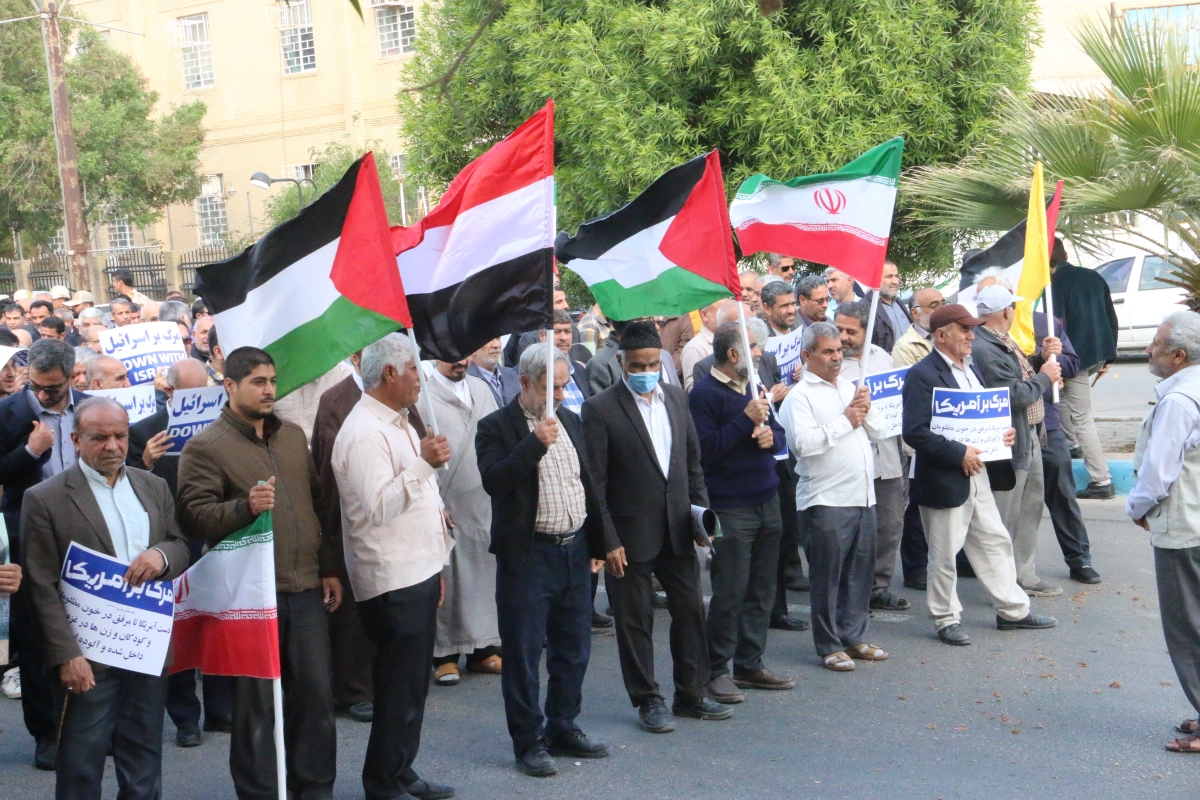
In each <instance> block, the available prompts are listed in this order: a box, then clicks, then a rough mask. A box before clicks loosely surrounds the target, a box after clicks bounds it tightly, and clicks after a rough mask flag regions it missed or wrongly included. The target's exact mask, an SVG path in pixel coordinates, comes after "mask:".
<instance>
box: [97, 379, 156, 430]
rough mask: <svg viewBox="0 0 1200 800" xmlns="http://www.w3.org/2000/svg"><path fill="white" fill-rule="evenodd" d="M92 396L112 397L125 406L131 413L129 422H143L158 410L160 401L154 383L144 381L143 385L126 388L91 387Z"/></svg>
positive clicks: (128, 412) (127, 411)
mask: <svg viewBox="0 0 1200 800" xmlns="http://www.w3.org/2000/svg"><path fill="white" fill-rule="evenodd" d="M88 394H89V395H91V396H92V397H111V398H112V399H113V400H116V401H117V402H118V403H120V404H121V405H123V406H125V412H126V413H127V414H129V424H130V425H132V424H133V423H135V422H141V421H142V420H144V419H145V418H146V417H152V416H154V412H155V411H157V410H158V401H157V400H156V399H155V398H154V384H153V383H143V384H142V385H141V386H129V387H127V388H124V389H89V390H88Z"/></svg>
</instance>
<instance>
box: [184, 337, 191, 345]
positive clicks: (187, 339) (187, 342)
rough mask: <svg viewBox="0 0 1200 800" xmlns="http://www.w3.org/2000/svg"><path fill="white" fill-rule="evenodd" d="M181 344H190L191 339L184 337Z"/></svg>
mask: <svg viewBox="0 0 1200 800" xmlns="http://www.w3.org/2000/svg"><path fill="white" fill-rule="evenodd" d="M183 343H184V344H185V345H188V344H191V343H192V337H190V336H184V337H183Z"/></svg>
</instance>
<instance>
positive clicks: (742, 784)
mask: <svg viewBox="0 0 1200 800" xmlns="http://www.w3.org/2000/svg"><path fill="white" fill-rule="evenodd" d="M1114 383H1116V381H1114ZM1120 508H1121V506H1120V505H1119V504H1118V502H1115V501H1109V502H1100V501H1091V502H1087V503H1085V512H1084V513H1085V515H1086V517H1087V519H1088V521H1089V529H1090V530H1091V533H1092V537H1093V541H1094V551H1095V565H1096V567H1097V569H1098V570H1099V571H1100V572H1101V573H1102V574H1103V576H1104V577H1105V578H1106V581H1105V582H1104V583H1103V584H1101V585H1099V586H1096V587H1088V588H1084V587H1081V586H1080V585H1078V584H1074V583H1070V582H1069V581H1067V579H1066V569H1065V568H1064V567H1063V565H1062V562H1061V560H1060V557H1059V555H1058V552H1057V548H1056V546H1055V544H1054V541H1053V536H1052V534H1051V533H1050V529H1049V524H1048V523H1044V524H1043V540H1042V550H1041V564H1042V565H1043V568H1042V570H1041V574H1042V577H1044V578H1047V579H1050V580H1053V581H1057V582H1062V583H1064V585H1065V586H1066V588H1067V591H1066V593H1065V594H1064V595H1063V596H1062V597H1059V598H1051V599H1046V600H1039V601H1035V607H1036V608H1037V609H1038V610H1040V611H1045V612H1049V613H1052V614H1055V615H1056V616H1058V618H1059V620H1060V622H1061V624H1060V627H1058V628H1057V629H1055V630H1051V631H1038V632H1020V633H1000V632H998V631H997V630H995V627H994V625H993V622H992V621H993V616H992V612H991V610H990V608H989V606H988V604H987V602H986V598H985V597H984V594H983V592H982V590H981V588H980V586H979V584H978V582H977V581H974V580H966V581H963V584H962V588H961V596H962V599H963V603H964V606H965V607H966V611H965V615H964V624H965V626H966V627H967V628H968V629H969V631H970V633H971V634H972V636H973V637H974V644H973V645H972V646H971V647H966V648H950V647H946V646H944V645H941V644H939V643H938V642H937V641H936V640H935V639H934V637H933V627H932V624H931V623H930V621H929V620H928V618H927V616H926V614H925V612H924V609H923V605H918V606H917V607H916V608H915V609H914V611H913V612H912V613H909V614H894V615H888V618H887V619H886V620H884V619H880V620H877V621H876V622H875V623H874V625H873V628H872V634H871V638H872V640H873V641H875V642H877V643H878V644H880V645H882V646H884V647H886V648H887V649H888V650H890V651H891V653H892V658H891V659H890V660H889V661H886V662H883V663H879V664H868V665H865V666H863V667H860V669H859V670H858V671H857V672H854V673H850V674H835V673H832V672H829V671H826V670H824V669H822V668H821V667H820V666H819V662H818V661H817V658H816V655H815V652H814V650H813V646H812V639H811V638H810V636H809V634H807V633H779V632H772V634H771V640H770V644H769V650H768V659H769V663H770V665H771V666H773V667H774V668H776V669H778V670H782V671H787V672H793V673H796V674H797V675H798V676H799V684H798V685H797V687H796V689H795V690H793V691H790V692H780V693H764V692H759V693H752V694H751V695H750V697H749V699H748V700H747V702H746V703H744V704H743V705H740V706H738V707H737V711H736V714H735V716H734V717H733V719H731V720H729V721H727V722H698V721H692V720H681V721H680V722H679V726H678V728H679V729H678V731H677V732H675V733H672V734H668V735H662V736H654V735H651V734H647V733H644V732H642V731H641V730H640V729H639V728H637V727H636V724H635V717H634V714H633V711H632V709H631V708H630V706H629V703H628V701H627V699H626V697H625V696H624V693H623V691H622V688H621V683H620V674H619V670H618V666H617V657H616V646H615V645H616V643H615V640H614V638H613V637H612V636H598V637H596V638H595V639H594V645H595V646H594V650H593V655H592V663H591V669H590V670H589V672H588V679H587V685H586V687H585V705H584V714H583V716H582V717H581V719H580V722H581V724H582V725H583V727H584V728H585V729H586V730H587V731H588V732H589V733H590V734H591V735H593V736H595V737H597V738H599V739H601V740H603V741H606V742H609V743H611V744H612V745H613V750H614V755H613V757H611V758H608V759H605V760H603V761H597V762H583V763H581V764H576V763H574V762H571V761H569V760H560V761H559V762H558V763H559V769H560V772H559V774H558V776H557V777H554V778H550V779H544V780H535V779H532V778H527V777H525V776H523V775H520V774H519V773H517V772H516V771H515V770H514V769H513V767H512V763H511V758H512V754H511V751H510V747H509V744H508V741H507V738H506V735H505V725H504V712H503V707H502V704H501V699H500V693H499V685H498V684H499V682H498V680H497V679H495V678H490V677H481V676H475V675H472V676H468V677H467V678H465V679H464V681H463V683H462V684H461V685H459V686H458V687H456V688H452V689H444V688H438V687H433V688H432V689H431V690H430V699H429V707H428V711H427V714H426V726H425V737H424V742H423V747H422V750H421V754H420V757H419V759H418V763H417V767H418V768H419V770H420V771H421V772H422V773H423V774H425V775H428V776H429V777H430V778H433V779H436V780H440V781H446V782H449V783H452V784H454V785H455V786H457V787H458V790H459V797H461V798H469V799H470V800H490V799H491V798H510V797H518V796H519V797H523V798H529V800H536V799H537V798H554V799H555V800H563V799H564V798H600V799H602V800H622V799H623V798H638V800H644V799H645V798H651V799H652V798H689V799H690V798H695V799H696V800H703V799H707V798H713V800H728V799H729V798H772V800H776V799H777V798H783V797H798V798H810V797H811V798H822V797H838V798H841V797H848V798H865V797H885V798H929V800H933V799H934V798H947V799H948V798H982V797H987V798H1018V797H1031V798H1045V797H1054V798H1086V800H1103V799H1104V798H1120V800H1128V798H1131V797H1156V798H1175V797H1179V798H1182V797H1185V796H1189V797H1193V796H1195V787H1196V784H1197V779H1198V778H1200V759H1194V758H1189V757H1187V756H1180V755H1174V754H1170V753H1166V752H1164V751H1163V749H1162V746H1163V744H1164V743H1165V742H1166V741H1167V740H1168V739H1169V738H1170V735H1171V725H1172V724H1173V723H1174V722H1176V721H1178V720H1181V719H1183V718H1184V717H1185V716H1187V715H1188V714H1190V713H1191V709H1190V707H1189V705H1188V703H1187V702H1186V700H1185V699H1184V697H1183V693H1182V692H1181V691H1180V689H1179V687H1178V685H1177V681H1176V679H1175V674H1174V672H1173V671H1172V669H1171V665H1170V662H1169V660H1168V658H1167V654H1166V650H1165V646H1164V644H1163V639H1162V632H1161V628H1160V627H1159V622H1158V605H1157V596H1156V594H1155V591H1154V576H1153V570H1152V560H1151V551H1150V547H1149V544H1148V543H1147V541H1146V537H1145V536H1144V535H1143V534H1141V532H1140V531H1137V530H1136V529H1134V528H1133V527H1132V525H1131V524H1129V523H1128V522H1127V521H1126V520H1125V519H1124V518H1123V517H1122V516H1121V513H1120ZM901 593H902V594H905V595H906V596H908V597H909V598H910V599H912V600H914V601H918V602H919V601H921V600H922V596H921V595H920V594H919V593H914V592H909V591H907V590H903V591H901ZM793 600H794V602H795V603H796V604H797V605H801V604H803V603H806V602H807V595H805V594H796V595H794V596H793ZM657 621H658V623H659V625H658V629H657V631H656V635H657V639H658V642H659V651H658V652H659V653H660V663H659V667H658V672H659V676H660V678H664V679H667V678H668V676H669V656H668V654H667V649H666V644H665V633H666V627H667V624H668V621H669V620H668V617H667V615H666V612H664V611H660V612H658V617H657ZM669 685H670V683H669V679H667V686H669ZM166 727H167V737H168V739H167V744H166V745H165V748H164V752H165V758H164V778H163V782H164V796H165V797H167V798H170V799H171V800H193V799H194V800H201V799H204V800H207V799H208V798H232V797H233V796H234V795H233V790H232V784H231V782H230V779H229V773H228V769H227V767H226V759H227V755H228V742H229V738H228V736H225V735H221V734H214V735H211V736H210V737H209V738H208V739H207V740H206V741H205V743H204V745H203V746H202V747H199V748H196V749H192V750H179V749H177V748H176V747H175V746H174V744H173V736H174V731H173V729H172V726H171V725H170V723H169V722H168V723H167V726H166ZM367 731H368V726H366V725H363V724H359V723H355V722H352V721H350V720H345V719H343V720H339V723H338V734H339V736H338V747H339V750H338V766H339V778H338V783H337V787H336V792H335V795H336V797H338V798H360V797H362V790H361V783H360V780H359V770H360V769H361V764H362V757H363V752H364V749H365V745H366V735H367ZM31 756H32V742H31V740H30V739H29V738H28V736H27V735H26V733H25V731H24V729H23V727H22V725H21V719H20V704H19V703H16V702H12V701H6V700H3V699H2V698H0V797H2V798H4V799H5V800H25V799H26V798H30V799H32V798H38V799H39V800H40V799H41V798H47V797H51V796H52V792H53V776H52V775H50V774H47V773H42V772H38V771H36V770H34V769H33V767H32V766H31ZM107 774H108V779H107V780H106V785H105V792H104V796H105V797H106V798H113V797H115V796H116V787H115V781H114V780H113V779H112V767H111V762H110V765H109V769H108V773H107Z"/></svg>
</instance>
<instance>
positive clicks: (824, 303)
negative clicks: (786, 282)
mask: <svg viewBox="0 0 1200 800" xmlns="http://www.w3.org/2000/svg"><path fill="white" fill-rule="evenodd" d="M801 296H803V295H801ZM805 299H806V300H808V302H810V303H816V304H817V305H819V306H827V305H829V296H828V295H826V296H825V297H822V298H820V299H819V300H814V299H813V298H811V297H806V298H805Z"/></svg>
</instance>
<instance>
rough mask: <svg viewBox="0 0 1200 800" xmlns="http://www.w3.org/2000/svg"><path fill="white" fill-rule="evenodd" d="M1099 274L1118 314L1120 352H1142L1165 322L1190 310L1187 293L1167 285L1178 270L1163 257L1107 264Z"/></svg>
mask: <svg viewBox="0 0 1200 800" xmlns="http://www.w3.org/2000/svg"><path fill="white" fill-rule="evenodd" d="M1095 269H1096V272H1098V273H1100V275H1101V276H1103V278H1104V280H1105V281H1107V282H1108V289H1109V291H1110V292H1112V301H1113V305H1114V306H1115V307H1116V310H1117V325H1118V328H1119V330H1118V334H1117V349H1118V350H1134V351H1142V350H1145V349H1146V346H1147V345H1148V344H1150V342H1151V341H1152V340H1153V339H1154V332H1155V331H1156V330H1157V329H1158V326H1159V325H1161V324H1162V321H1163V320H1164V319H1165V318H1166V317H1167V316H1169V315H1170V314H1172V313H1173V312H1175V311H1179V310H1181V309H1184V308H1186V307H1187V306H1185V305H1184V302H1183V301H1184V299H1185V298H1186V297H1187V292H1186V291H1184V290H1183V289H1180V288H1179V287H1178V286H1173V285H1171V284H1169V283H1164V282H1163V281H1162V280H1161V278H1162V276H1166V275H1170V274H1171V273H1172V272H1174V271H1175V269H1176V268H1175V267H1174V266H1173V265H1172V264H1171V263H1170V262H1168V261H1166V260H1164V259H1162V258H1160V257H1159V256H1152V255H1146V254H1144V253H1139V254H1136V255H1128V256H1124V257H1122V258H1115V259H1113V260H1111V261H1106V262H1104V263H1103V264H1100V265H1099V266H1097V267H1096V268H1095Z"/></svg>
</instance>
